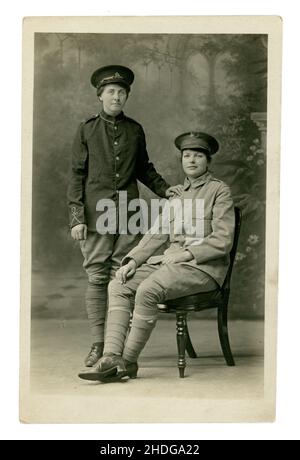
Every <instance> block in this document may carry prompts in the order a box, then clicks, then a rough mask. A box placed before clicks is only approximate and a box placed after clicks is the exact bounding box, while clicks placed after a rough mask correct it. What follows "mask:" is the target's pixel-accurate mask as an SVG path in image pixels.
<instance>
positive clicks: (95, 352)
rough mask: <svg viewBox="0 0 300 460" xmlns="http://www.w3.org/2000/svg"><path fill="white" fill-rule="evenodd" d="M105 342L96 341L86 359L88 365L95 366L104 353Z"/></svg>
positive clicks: (85, 362)
mask: <svg viewBox="0 0 300 460" xmlns="http://www.w3.org/2000/svg"><path fill="white" fill-rule="evenodd" d="M103 348H104V342H95V343H93V345H92V348H91V350H90V352H89V354H88V355H87V357H86V358H85V360H84V364H85V365H86V367H93V366H94V365H95V364H96V363H97V362H98V361H99V359H100V358H101V357H102V355H103Z"/></svg>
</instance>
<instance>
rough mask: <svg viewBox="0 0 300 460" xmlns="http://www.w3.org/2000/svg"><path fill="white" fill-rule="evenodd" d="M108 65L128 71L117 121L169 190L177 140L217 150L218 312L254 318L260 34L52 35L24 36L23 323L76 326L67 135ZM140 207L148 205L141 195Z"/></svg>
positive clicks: (258, 257) (94, 107)
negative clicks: (213, 142) (26, 211)
mask: <svg viewBox="0 0 300 460" xmlns="http://www.w3.org/2000/svg"><path fill="white" fill-rule="evenodd" d="M109 64H123V65H126V66H128V67H130V68H131V69H132V70H133V71H134V73H135V81H134V83H133V85H132V90H131V93H130V96H129V99H128V101H127V104H126V106H125V109H124V111H125V113H126V115H128V116H129V117H131V118H134V119H136V120H137V121H138V122H139V123H141V124H142V126H143V128H144V130H145V134H146V140H147V147H148V153H149V157H150V160H151V161H152V162H153V163H154V165H155V167H156V169H157V170H158V172H159V173H160V174H162V176H163V177H164V178H165V179H166V180H167V181H168V182H169V183H171V184H176V183H179V182H181V181H182V179H183V176H182V173H181V168H180V162H179V159H178V158H177V156H176V148H175V146H174V143H173V141H174V138H175V137H176V136H177V135H178V134H180V133H182V132H185V131H189V130H200V131H206V132H208V133H210V134H212V135H214V136H215V137H217V139H218V140H219V142H220V152H219V153H218V154H217V155H216V156H215V158H214V159H213V162H212V165H211V170H212V172H213V174H214V175H215V176H216V177H218V178H220V179H222V180H224V181H225V182H226V183H227V184H228V185H230V187H231V189H232V193H233V197H234V201H235V204H236V205H238V206H239V207H240V208H241V209H242V212H243V224H242V231H241V236H240V242H239V247H238V252H237V256H236V261H235V267H234V272H233V278H232V285H231V287H232V289H231V301H230V306H229V314H230V317H231V318H253V319H255V318H261V317H263V314H264V263H265V260H264V259H265V258H264V246H265V185H266V180H265V172H266V149H265V139H266V110H267V38H266V36H264V35H199V34H197V35H186V34H185V35H180V34H165V35H162V34H159V35H157V34H153V35H152V34H147V35H141V34H138V35H137V34H128V35H124V34H120V35H118V34H56V33H49V34H44V33H43V34H36V35H35V77H34V122H33V184H32V187H33V194H32V196H33V214H32V264H33V265H32V268H33V272H32V316H33V317H39V318H62V319H68V318H85V317H86V313H85V307H84V289H85V283H86V275H85V273H84V272H83V269H82V267H81V265H82V256H81V252H80V249H79V246H78V243H75V242H73V241H72V240H71V237H70V232H69V229H68V213H67V199H66V190H67V184H68V168H69V162H70V152H71V145H72V142H73V138H74V135H75V132H76V129H77V126H78V124H79V123H80V121H82V120H83V119H85V118H86V117H88V116H89V115H91V114H93V113H97V112H99V110H100V105H99V102H98V100H97V97H96V92H95V89H94V88H93V87H92V86H91V84H90V76H91V74H92V72H93V71H94V70H95V69H96V68H97V67H100V66H104V65H109ZM268 155H272V152H268ZM141 197H142V198H145V199H147V200H148V199H150V198H151V197H154V195H152V193H151V192H149V191H148V190H147V189H146V188H145V187H143V186H141ZM204 314H205V315H206V316H208V317H209V316H211V315H214V314H215V313H214V312H206V313H204ZM202 315H203V314H202Z"/></svg>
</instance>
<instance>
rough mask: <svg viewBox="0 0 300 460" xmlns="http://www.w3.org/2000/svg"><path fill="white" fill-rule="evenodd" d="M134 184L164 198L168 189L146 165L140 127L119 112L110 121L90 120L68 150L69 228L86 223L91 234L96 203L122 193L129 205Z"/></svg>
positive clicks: (104, 117) (106, 117) (135, 189)
mask: <svg viewBox="0 0 300 460" xmlns="http://www.w3.org/2000/svg"><path fill="white" fill-rule="evenodd" d="M137 180H139V181H141V182H142V183H143V184H144V185H146V186H147V187H149V189H150V190H152V191H153V192H154V193H156V194H157V195H159V196H161V197H165V192H166V189H167V188H168V187H169V185H168V184H167V183H166V182H165V180H164V179H163V178H162V177H161V176H160V175H159V174H158V173H157V172H156V170H155V168H154V166H153V164H152V163H150V162H149V157H148V153H147V150H146V141H145V134H144V131H143V128H142V126H141V125H140V124H139V123H137V122H136V121H134V120H133V119H131V118H128V117H126V116H125V115H124V114H123V112H122V113H120V114H119V115H118V116H117V117H111V116H109V115H107V114H106V113H105V112H103V111H102V112H101V113H99V114H97V115H94V116H92V117H90V118H89V119H88V120H86V121H84V122H82V123H81V124H80V126H79V128H78V131H77V134H76V137H75V140H74V144H73V151H72V165H71V172H70V182H69V187H68V207H69V221H70V227H71V228H72V227H74V226H75V225H77V224H79V223H85V224H87V226H88V229H89V230H90V231H95V230H96V221H97V218H98V216H99V214H100V213H99V212H98V211H96V204H97V202H98V201H99V200H101V199H104V198H106V199H111V200H113V201H114V202H115V203H116V205H117V203H118V193H119V192H120V191H126V192H127V196H128V200H131V199H134V198H138V196H139V192H138V187H137Z"/></svg>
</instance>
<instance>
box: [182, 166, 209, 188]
mask: <svg viewBox="0 0 300 460" xmlns="http://www.w3.org/2000/svg"><path fill="white" fill-rule="evenodd" d="M210 179H211V174H210V172H208V171H207V172H206V173H204V174H202V175H201V176H199V177H197V179H195V180H194V181H193V185H192V184H191V181H190V179H189V178H188V177H186V178H185V180H184V184H183V190H188V189H189V188H190V187H192V188H198V187H200V185H203V184H205V183H206V182H208V181H209V180H210Z"/></svg>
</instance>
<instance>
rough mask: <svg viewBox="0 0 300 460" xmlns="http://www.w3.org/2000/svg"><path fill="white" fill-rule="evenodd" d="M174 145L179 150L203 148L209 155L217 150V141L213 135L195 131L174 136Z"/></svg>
mask: <svg viewBox="0 0 300 460" xmlns="http://www.w3.org/2000/svg"><path fill="white" fill-rule="evenodd" d="M175 145H176V147H177V148H178V149H179V150H181V151H182V150H184V149H203V150H205V151H207V153H208V154H209V155H213V154H214V153H216V152H217V151H218V150H219V143H218V141H217V140H216V139H215V138H214V137H212V136H210V135H209V134H206V133H201V132H196V131H194V132H189V133H184V134H181V135H180V136H178V137H176V139H175Z"/></svg>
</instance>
